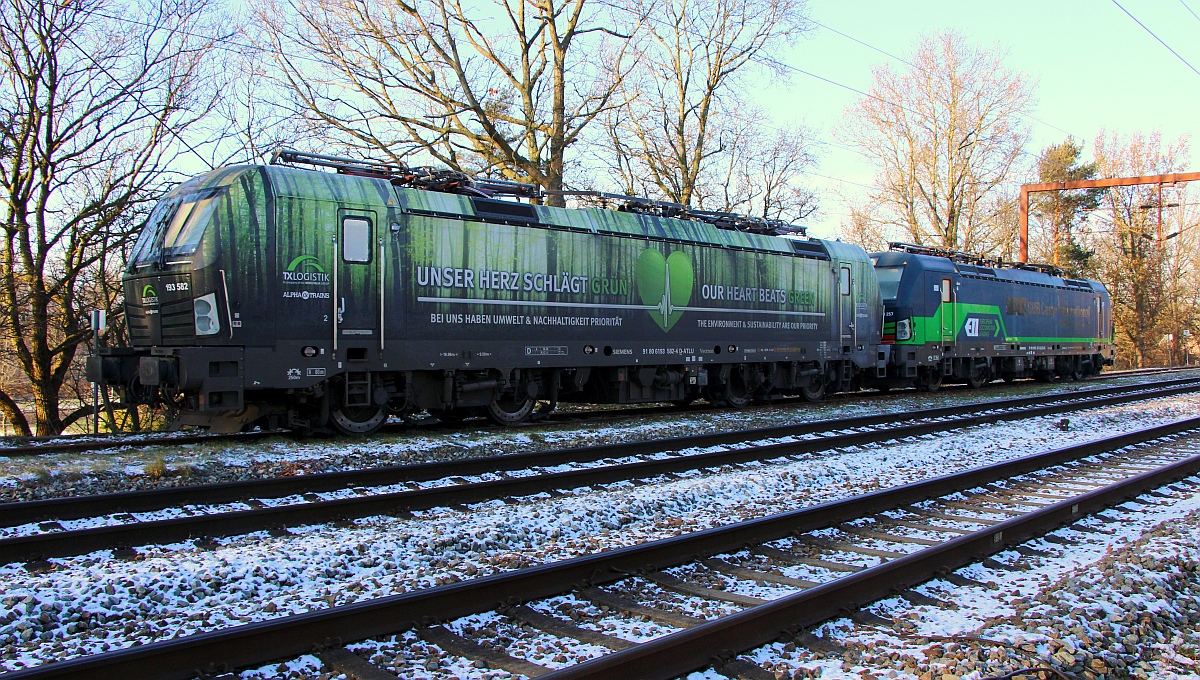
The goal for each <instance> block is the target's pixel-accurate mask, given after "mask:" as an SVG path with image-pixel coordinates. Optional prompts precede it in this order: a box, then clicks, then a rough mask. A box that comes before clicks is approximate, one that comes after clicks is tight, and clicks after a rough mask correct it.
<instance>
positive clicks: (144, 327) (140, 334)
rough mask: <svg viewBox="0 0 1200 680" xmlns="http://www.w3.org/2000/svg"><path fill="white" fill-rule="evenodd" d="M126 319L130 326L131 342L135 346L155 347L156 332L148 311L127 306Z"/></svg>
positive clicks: (135, 306) (134, 306)
mask: <svg viewBox="0 0 1200 680" xmlns="http://www.w3.org/2000/svg"><path fill="white" fill-rule="evenodd" d="M125 318H126V319H127V323H128V324H129V341H130V343H131V344H133V345H153V344H154V330H153V329H152V328H151V327H150V319H149V318H148V315H147V314H146V310H145V309H142V308H141V307H139V306H137V305H125Z"/></svg>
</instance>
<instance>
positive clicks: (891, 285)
mask: <svg viewBox="0 0 1200 680" xmlns="http://www.w3.org/2000/svg"><path fill="white" fill-rule="evenodd" d="M875 276H877V277H878V278H879V297H881V298H883V299H884V300H895V299H896V296H897V294H899V292H900V278H901V277H902V276H904V268H903V267H881V268H879V269H876V270H875Z"/></svg>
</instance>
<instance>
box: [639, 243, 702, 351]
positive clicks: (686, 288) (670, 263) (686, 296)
mask: <svg viewBox="0 0 1200 680" xmlns="http://www.w3.org/2000/svg"><path fill="white" fill-rule="evenodd" d="M692 279H693V274H692V261H691V260H690V259H688V256H687V255H684V254H683V253H681V252H678V251H676V252H674V253H671V254H670V255H669V256H667V257H663V254H662V253H660V252H658V251H657V250H655V249H653V248H647V249H645V250H643V251H642V254H641V255H639V256H638V261H637V287H638V295H640V296H641V298H642V304H645V305H653V306H654V309H651V310H647V311H648V312H649V313H650V318H652V319H654V322H655V323H657V324H658V325H659V326H660V327H661V328H662V329H663V330H664V331H669V330H671V327H672V326H674V325H675V322H677V321H679V319H680V317H682V316H683V310H682V309H679V308H680V307H686V306H687V303H688V302H690V301H691V299H692Z"/></svg>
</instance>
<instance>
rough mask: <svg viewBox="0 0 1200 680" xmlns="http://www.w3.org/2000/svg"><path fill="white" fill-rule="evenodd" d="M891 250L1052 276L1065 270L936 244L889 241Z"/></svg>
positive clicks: (1061, 273) (979, 265) (1058, 274)
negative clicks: (1010, 260)
mask: <svg viewBox="0 0 1200 680" xmlns="http://www.w3.org/2000/svg"><path fill="white" fill-rule="evenodd" d="M888 249H889V250H898V251H901V252H905V253H912V254H914V255H929V256H932V257H944V258H946V259H948V260H950V261H952V262H958V263H960V264H971V265H975V266H977V267H999V268H1009V269H1025V270H1029V271H1035V272H1041V273H1043V274H1049V275H1051V276H1060V277H1061V276H1062V275H1063V270H1062V268H1060V267H1055V266H1054V265H1052V264H1036V263H1028V262H1005V261H1004V260H1003V259H1001V258H998V257H996V258H992V257H984V256H983V255H975V254H972V253H966V252H963V251H961V250H951V249H949V248H938V247H936V246H922V245H917V244H915V243H903V242H900V241H889V242H888Z"/></svg>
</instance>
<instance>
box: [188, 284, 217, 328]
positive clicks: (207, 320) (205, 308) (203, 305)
mask: <svg viewBox="0 0 1200 680" xmlns="http://www.w3.org/2000/svg"><path fill="white" fill-rule="evenodd" d="M192 311H193V312H194V313H195V315H196V335H216V334H217V333H220V332H221V319H220V318H219V316H218V314H217V294H216V293H209V294H208V295H203V296H201V297H198V298H196V299H195V300H193V301H192Z"/></svg>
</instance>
